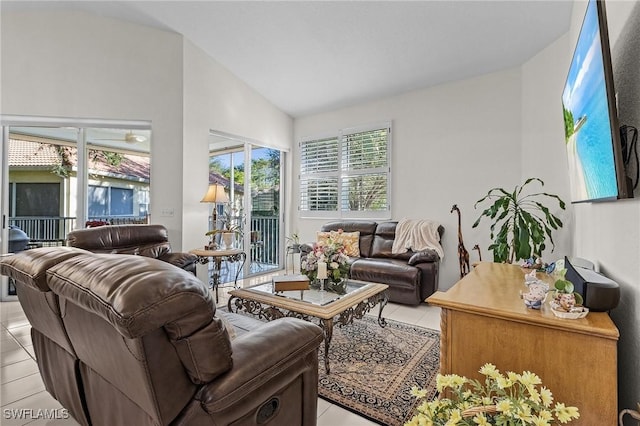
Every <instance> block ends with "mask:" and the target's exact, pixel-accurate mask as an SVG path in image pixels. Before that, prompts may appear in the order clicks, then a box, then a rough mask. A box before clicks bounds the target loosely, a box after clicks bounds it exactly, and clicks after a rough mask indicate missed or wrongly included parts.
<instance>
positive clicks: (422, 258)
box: [407, 249, 440, 266]
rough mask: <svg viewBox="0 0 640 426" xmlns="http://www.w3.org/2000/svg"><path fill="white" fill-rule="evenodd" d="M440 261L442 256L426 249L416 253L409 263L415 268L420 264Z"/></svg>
mask: <svg viewBox="0 0 640 426" xmlns="http://www.w3.org/2000/svg"><path fill="white" fill-rule="evenodd" d="M439 260H440V256H438V253H436V251H435V250H431V249H426V250H422V251H419V252H416V253H414V254H413V255H412V256H411V257H410V258H409V261H408V262H407V263H408V264H409V265H411V266H415V265H417V264H418V263H427V262H437V261H439Z"/></svg>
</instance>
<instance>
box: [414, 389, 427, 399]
mask: <svg viewBox="0 0 640 426" xmlns="http://www.w3.org/2000/svg"><path fill="white" fill-rule="evenodd" d="M411 395H413V396H415V397H416V398H424V397H425V396H427V390H426V389H419V388H418V387H417V386H414V387H412V388H411Z"/></svg>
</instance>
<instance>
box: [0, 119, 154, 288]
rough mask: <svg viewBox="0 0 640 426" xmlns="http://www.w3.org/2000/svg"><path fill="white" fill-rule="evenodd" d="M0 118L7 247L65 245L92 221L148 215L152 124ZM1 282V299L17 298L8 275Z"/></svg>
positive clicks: (2, 238)
mask: <svg viewBox="0 0 640 426" xmlns="http://www.w3.org/2000/svg"><path fill="white" fill-rule="evenodd" d="M1 118H2V122H1V125H2V138H1V141H0V147H1V150H0V163H2V174H1V175H0V194H1V197H0V214H1V215H2V229H1V230H0V253H1V254H6V253H15V252H18V251H21V250H28V249H30V248H36V247H47V246H61V245H64V244H65V240H66V236H67V234H68V233H69V231H71V230H73V229H77V228H84V227H85V226H86V225H87V224H88V223H89V222H92V221H93V222H96V221H100V223H104V224H117V223H144V220H145V219H146V218H148V206H149V192H150V191H149V189H150V179H149V176H150V173H149V172H150V159H151V155H150V142H151V126H150V123H148V122H141V121H120V120H119V121H110V120H93V119H92V120H85V119H62V118H46V117H23V116H2V117H1ZM0 283H1V286H2V293H1V294H0V299H2V300H12V299H14V298H15V288H14V287H13V286H12V285H11V283H10V282H9V281H8V280H7V279H6V277H0Z"/></svg>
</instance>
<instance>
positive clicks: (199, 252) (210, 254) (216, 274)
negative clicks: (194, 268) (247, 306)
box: [189, 249, 247, 303]
mask: <svg viewBox="0 0 640 426" xmlns="http://www.w3.org/2000/svg"><path fill="white" fill-rule="evenodd" d="M189 253H191V254H195V255H196V256H198V259H197V260H196V262H197V263H200V264H201V265H208V264H209V259H212V260H213V271H212V273H211V275H210V276H209V288H211V289H215V292H216V303H218V287H220V266H221V264H222V261H225V262H240V266H239V267H238V268H237V270H236V276H235V279H234V281H233V288H238V276H239V275H240V271H241V270H242V268H243V266H244V262H245V261H246V260H247V254H246V253H245V252H244V251H242V250H240V249H221V250H206V249H193V250H190V251H189ZM207 274H208V271H207Z"/></svg>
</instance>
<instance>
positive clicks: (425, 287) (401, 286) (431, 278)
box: [301, 220, 444, 305]
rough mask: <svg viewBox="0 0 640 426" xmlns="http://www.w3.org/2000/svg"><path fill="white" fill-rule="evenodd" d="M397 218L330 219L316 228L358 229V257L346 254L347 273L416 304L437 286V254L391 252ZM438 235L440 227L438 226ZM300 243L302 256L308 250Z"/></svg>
mask: <svg viewBox="0 0 640 426" xmlns="http://www.w3.org/2000/svg"><path fill="white" fill-rule="evenodd" d="M397 224H398V222H396V221H391V222H380V223H378V222H372V221H363V220H354V221H337V222H330V223H327V224H325V225H323V226H322V228H321V229H320V231H323V232H328V231H338V230H340V229H342V230H343V231H344V232H356V231H357V232H359V233H360V239H359V245H360V257H352V258H350V268H349V276H350V277H351V278H353V279H355V280H362V281H372V282H378V283H383V284H387V285H388V286H389V300H390V301H392V302H397V303H403V304H407V305H417V304H419V303H421V302H423V301H424V300H425V299H426V298H427V297H429V296H430V295H431V294H433V293H434V292H435V291H437V290H438V271H439V266H440V257H439V256H438V254H437V253H436V252H435V251H434V250H430V249H427V250H424V251H419V252H413V251H408V252H406V253H400V254H394V253H392V247H393V241H394V239H395V235H396V225H397ZM438 232H439V234H440V237H442V234H443V233H444V228H443V227H442V226H440V227H439V228H438ZM311 248H312V246H311V245H310V244H303V245H302V247H301V250H302V252H303V256H304V255H305V253H308V252H309V251H310V250H311Z"/></svg>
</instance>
